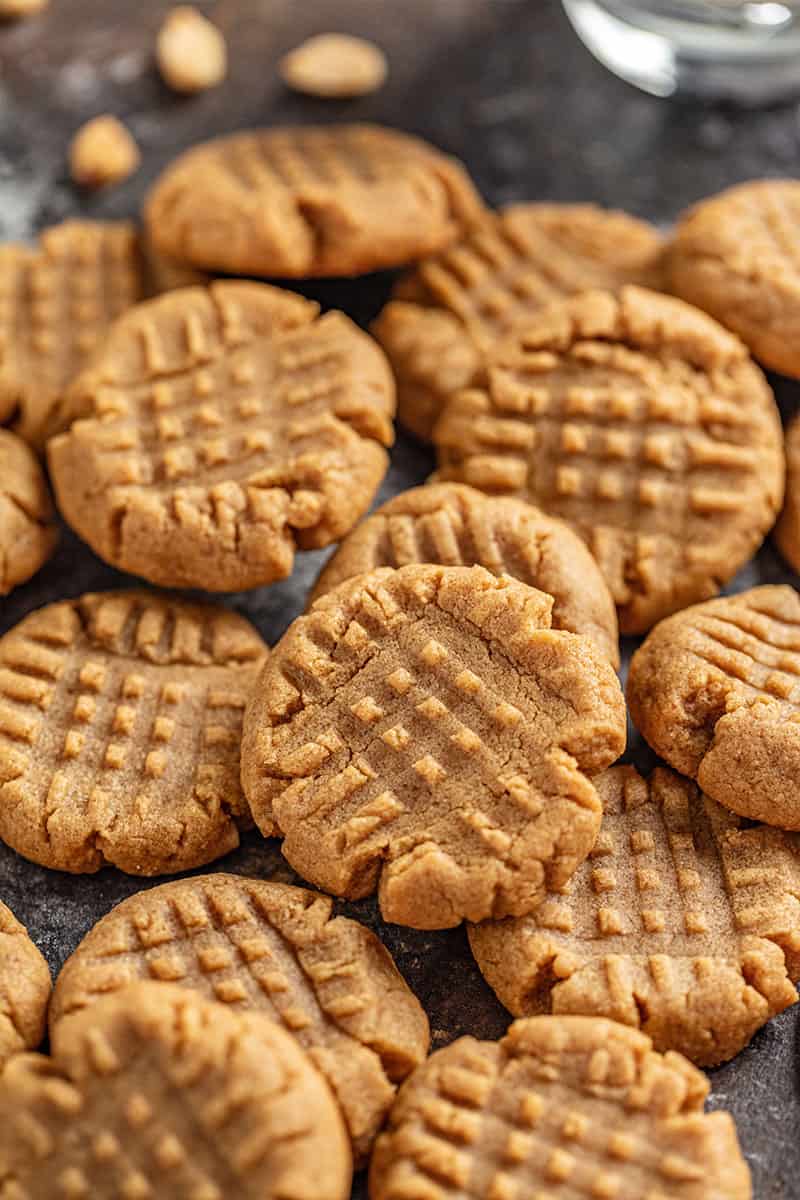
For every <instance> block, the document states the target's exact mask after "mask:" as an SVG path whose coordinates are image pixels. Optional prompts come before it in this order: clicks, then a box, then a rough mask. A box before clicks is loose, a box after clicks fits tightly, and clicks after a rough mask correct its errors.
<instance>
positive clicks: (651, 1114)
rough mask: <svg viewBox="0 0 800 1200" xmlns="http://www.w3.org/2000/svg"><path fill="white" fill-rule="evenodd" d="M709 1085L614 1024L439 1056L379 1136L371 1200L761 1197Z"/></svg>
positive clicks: (575, 1023)
mask: <svg viewBox="0 0 800 1200" xmlns="http://www.w3.org/2000/svg"><path fill="white" fill-rule="evenodd" d="M707 1094H708V1081H707V1080H706V1078H705V1077H704V1076H703V1075H702V1074H701V1072H700V1071H698V1070H697V1069H696V1068H695V1067H693V1066H692V1065H691V1063H689V1062H687V1061H686V1059H685V1058H683V1057H681V1055H679V1054H666V1055H663V1056H662V1055H661V1054H657V1053H656V1052H655V1051H654V1050H653V1049H652V1044H651V1042H650V1039H649V1038H647V1037H645V1036H644V1034H641V1033H638V1032H637V1031H635V1030H633V1029H626V1028H625V1027H624V1026H623V1025H618V1024H616V1023H615V1022H614V1021H606V1020H603V1019H602V1018H601V1017H531V1018H529V1019H527V1020H522V1021H515V1022H514V1024H513V1025H512V1026H511V1027H510V1029H509V1031H508V1033H507V1034H506V1036H505V1037H504V1038H502V1039H501V1040H500V1041H499V1042H479V1041H476V1040H475V1039H474V1038H471V1037H463V1038H460V1039H459V1040H458V1041H457V1042H453V1043H452V1044H451V1045H449V1046H446V1047H445V1049H444V1050H438V1051H437V1052H436V1054H433V1055H431V1057H430V1058H429V1059H428V1061H427V1062H426V1063H425V1064H424V1065H423V1066H421V1067H419V1068H418V1070H416V1071H415V1072H414V1074H413V1075H412V1076H411V1078H410V1079H409V1080H408V1082H407V1083H406V1084H405V1085H404V1086H403V1088H402V1090H401V1092H400V1095H399V1097H398V1099H397V1102H396V1104H395V1106H394V1108H393V1109H392V1112H391V1116H390V1118H389V1127H388V1129H387V1131H386V1132H385V1133H383V1134H382V1135H381V1136H380V1138H379V1139H378V1142H377V1146H376V1150H375V1154H374V1156H373V1160H372V1169H371V1171H370V1179H369V1194H370V1197H371V1200H445V1197H453V1200H456V1197H457V1198H458V1200H511V1198H512V1197H513V1200H551V1198H554V1197H556V1196H559V1197H561V1196H563V1197H565V1198H566V1197H567V1196H570V1197H575V1198H576V1200H579V1198H580V1200H583V1198H584V1197H585V1198H586V1200H606V1198H607V1200H611V1198H612V1197H613V1198H616V1197H623V1196H624V1197H630V1198H631V1200H645V1198H647V1200H657V1198H658V1200H662V1198H663V1200H667V1197H672V1198H674V1200H679V1198H680V1200H750V1196H751V1190H750V1172H749V1170H748V1167H747V1164H746V1162H745V1160H744V1158H743V1157H742V1153H741V1150H740V1149H739V1143H738V1140H737V1137H736V1128H735V1126H734V1123H733V1120H732V1119H731V1117H730V1115H729V1114H728V1113H725V1112H713V1113H704V1112H703V1102H704V1101H705V1098H706V1096H707Z"/></svg>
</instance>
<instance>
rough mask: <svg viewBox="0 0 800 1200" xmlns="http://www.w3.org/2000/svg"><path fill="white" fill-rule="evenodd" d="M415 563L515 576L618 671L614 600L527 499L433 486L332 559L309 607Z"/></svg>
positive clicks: (577, 546)
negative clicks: (362, 580)
mask: <svg viewBox="0 0 800 1200" xmlns="http://www.w3.org/2000/svg"><path fill="white" fill-rule="evenodd" d="M410 563H441V564H442V566H447V567H457V566H464V567H472V566H475V565H477V566H481V567H486V569H487V571H491V572H492V574H493V575H513V576H514V578H515V579H519V580H521V582H522V583H527V584H530V586H531V587H535V588H538V589H539V590H540V591H542V592H547V593H548V594H549V595H551V596H552V597H553V601H554V603H553V628H554V629H566V630H568V631H569V632H570V633H583V634H585V635H586V636H587V637H590V638H592V639H593V640H594V641H595V642H596V643H597V645H598V646H599V647H600V649H601V650H602V651H603V653H604V654H606V655H607V656H608V658H609V659H610V660H611V662H612V663H613V665H614V666H615V667H618V666H619V635H618V632H617V614H616V609H615V608H614V601H613V600H612V599H611V595H610V593H609V591H608V588H607V586H606V583H605V580H604V579H603V576H602V575H601V574H600V570H599V568H598V566H597V563H596V562H595V561H594V559H593V558H592V556H591V554H590V553H589V551H588V550H587V549H586V546H585V545H584V543H583V542H582V541H581V539H580V538H579V537H578V536H577V535H576V534H575V533H573V532H572V530H571V529H570V528H569V526H568V525H565V524H564V523H563V521H555V520H553V518H552V517H548V516H546V515H545V514H544V513H543V512H540V511H539V510H538V509H535V508H532V507H531V506H530V505H529V504H526V503H525V502H524V501H522V500H513V499H511V498H509V497H505V496H503V497H491V496H487V495H486V494H485V493H484V492H479V491H477V490H476V489H475V488H471V487H466V486H465V485H464V484H459V483H440V484H430V485H427V486H425V487H417V488H411V489H410V490H409V491H407V492H401V493H400V494H399V495H398V496H394V497H392V499H391V500H387V502H386V503H385V504H383V505H381V507H380V508H378V509H376V511H375V512H374V513H372V514H371V515H370V516H368V517H365V519H364V520H363V521H362V522H361V523H360V524H359V525H357V526H356V528H355V529H354V530H353V531H352V533H350V534H348V536H347V537H346V538H345V539H344V541H343V542H342V544H341V545H340V547H339V549H338V550H337V551H336V553H335V554H334V555H333V557H332V558H331V559H329V560H328V562H327V564H326V565H325V567H323V569H322V572H321V574H320V577H319V579H318V580H317V582H316V585H315V587H314V590H313V591H312V593H311V601H310V602H311V603H313V601H314V600H317V599H319V597H320V596H323V595H325V593H326V592H330V591H332V589H333V588H335V587H338V585H339V584H340V583H343V582H344V581H345V580H347V579H352V578H353V577H354V576H356V575H363V574H365V573H366V572H367V571H374V570H375V568H376V567H404V566H408V565H409V564H410Z"/></svg>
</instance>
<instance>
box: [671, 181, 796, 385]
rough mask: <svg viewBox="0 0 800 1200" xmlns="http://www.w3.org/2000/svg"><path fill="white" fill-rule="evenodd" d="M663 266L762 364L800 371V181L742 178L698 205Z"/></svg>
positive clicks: (682, 291) (682, 292) (680, 289)
mask: <svg viewBox="0 0 800 1200" xmlns="http://www.w3.org/2000/svg"><path fill="white" fill-rule="evenodd" d="M666 270H667V277H668V281H669V287H670V290H671V291H674V292H675V293H676V295H678V296H682V297H683V298H684V299H685V300H689V301H691V303H692V304H696V305H697V306H698V308H703V309H705V311H706V312H709V313H711V315H712V316H714V317H716V318H717V320H718V321H721V322H722V324H723V325H727V327H728V328H729V329H732V330H733V331H734V333H738V335H739V337H740V338H741V339H742V341H743V342H745V343H746V345H748V346H749V347H750V350H751V351H752V354H753V356H754V357H755V358H757V359H758V360H759V362H761V363H763V364H764V366H765V367H769V368H770V369H771V370H773V371H781V372H783V374H784V375H791V376H793V377H794V378H796V379H797V378H800V350H798V348H797V346H798V340H799V339H800V182H798V181H797V180H796V179H762V180H757V181H754V182H750V183H742V184H739V185H738V186H736V187H732V188H729V189H728V190H727V191H725V192H721V193H720V194H719V195H717V196H712V197H711V198H710V199H708V200H703V201H702V202H701V203H699V204H696V205H695V206H694V208H691V209H689V211H688V212H687V213H686V214H685V215H684V216H683V218H682V219H681V220H680V221H679V222H678V225H677V228H676V230H675V235H674V240H673V242H672V245H671V247H670V249H669V253H668V255H667V264H666Z"/></svg>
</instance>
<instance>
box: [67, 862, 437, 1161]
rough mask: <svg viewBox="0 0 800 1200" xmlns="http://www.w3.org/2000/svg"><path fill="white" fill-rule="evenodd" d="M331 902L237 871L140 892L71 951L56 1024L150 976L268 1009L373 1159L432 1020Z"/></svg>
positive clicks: (371, 938)
mask: <svg viewBox="0 0 800 1200" xmlns="http://www.w3.org/2000/svg"><path fill="white" fill-rule="evenodd" d="M332 910H333V903H332V901H331V900H330V899H329V898H328V897H327V896H321V895H319V894H318V893H316V892H307V891H304V890H303V889H302V888H296V887H287V886H286V885H284V884H280V883H269V882H266V881H263V880H258V879H244V878H241V877H240V876H238V875H223V874H218V875H206V876H200V877H199V878H194V879H182V880H180V881H178V882H176V883H165V884H162V886H161V887H157V888H153V889H152V890H151V891H146V892H140V893H139V894H138V895H136V896H131V897H130V898H129V899H128V900H124V901H123V902H122V904H119V905H118V906H117V907H116V908H115V909H112V911H111V912H110V913H109V914H108V915H107V916H105V917H103V919H102V920H101V921H100V922H99V923H98V924H97V925H95V927H94V929H92V930H91V932H90V933H88V934H87V936H86V937H85V938H84V939H83V941H82V942H81V944H80V945H79V946H78V948H77V950H76V951H75V953H74V954H73V955H72V957H71V958H69V959H68V960H67V962H66V964H65V966H64V968H63V970H62V971H61V974H60V975H59V977H58V984H57V986H56V990H55V993H54V995H53V1003H52V1006H51V1009H50V1022H51V1026H52V1027H55V1025H56V1024H57V1023H58V1022H59V1021H60V1020H61V1019H62V1018H64V1017H69V1016H70V1015H71V1014H72V1013H75V1012H80V1011H82V1010H83V1009H85V1008H88V1007H89V1006H90V1005H93V1004H95V1003H96V1002H97V1001H98V1000H99V999H100V998H101V997H103V996H107V995H110V994H111V993H112V992H117V991H119V990H120V989H121V988H124V987H127V986H128V985H130V984H131V983H133V982H136V981H138V980H142V979H152V980H162V981H163V980H169V981H170V982H171V983H179V984H180V985H181V986H182V987H190V988H193V989H194V990H195V991H198V992H201V993H202V994H203V995H204V996H205V997H206V998H207V999H208V1000H218V1001H221V1002H222V1003H224V1004H226V1005H228V1006H229V1007H230V1008H233V1009H235V1010H236V1011H237V1012H244V1011H245V1010H259V1011H263V1012H265V1013H267V1014H268V1015H270V1016H272V1018H273V1019H274V1020H276V1021H279V1022H282V1023H283V1025H284V1026H285V1028H286V1029H287V1030H288V1031H289V1032H290V1033H291V1034H293V1035H294V1037H295V1038H296V1039H297V1041H298V1042H299V1043H300V1045H301V1046H303V1047H304V1049H305V1050H307V1051H308V1054H309V1057H310V1058H311V1059H312V1060H313V1062H314V1063H315V1065H316V1066H317V1067H318V1069H319V1070H320V1071H321V1072H322V1074H323V1075H324V1076H325V1078H326V1079H327V1080H328V1083H329V1084H330V1085H331V1088H332V1090H333V1093H334V1095H335V1096H336V1098H337V1099H338V1101H339V1104H340V1106H341V1108H342V1112H343V1114H344V1118H345V1122H346V1124H347V1127H348V1132H349V1134H350V1138H351V1140H352V1142H353V1149H354V1152H355V1153H356V1155H357V1157H358V1159H359V1160H360V1159H363V1158H364V1156H365V1155H366V1154H367V1153H368V1151H369V1149H370V1146H371V1145H372V1141H373V1139H374V1137H375V1135H376V1133H377V1132H378V1130H379V1129H380V1127H381V1125H382V1124H383V1121H384V1118H385V1116H386V1113H387V1111H388V1109H389V1107H390V1105H391V1103H392V1100H393V1098H394V1094H395V1087H396V1085H397V1084H398V1083H399V1082H400V1080H402V1079H404V1078H405V1077H406V1075H408V1074H409V1072H410V1071H411V1070H413V1068H414V1067H416V1066H418V1064H419V1063H420V1062H422V1061H423V1059H424V1058H425V1055H426V1054H427V1052H428V1043H429V1031H428V1019H427V1017H426V1016H425V1013H424V1012H423V1010H422V1007H421V1006H420V1004H419V1002H418V1001H417V999H416V997H415V996H414V994H413V992H411V991H410V990H409V988H408V987H407V986H406V984H405V981H404V980H403V977H402V975H401V974H400V972H399V971H398V970H397V968H396V967H395V965H394V962H393V961H392V958H391V956H390V955H389V953H388V951H387V950H385V949H384V947H383V945H382V944H381V943H380V942H379V941H378V939H377V938H376V937H375V935H374V934H372V933H370V931H369V930H368V929H367V928H366V927H365V926H363V925H359V924H358V922H357V921H349V920H347V918H345V917H335V918H334V917H333V913H332Z"/></svg>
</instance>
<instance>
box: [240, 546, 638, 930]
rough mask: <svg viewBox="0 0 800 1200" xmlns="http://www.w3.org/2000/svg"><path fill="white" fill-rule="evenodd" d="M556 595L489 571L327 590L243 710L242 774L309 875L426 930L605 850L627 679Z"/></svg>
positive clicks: (253, 801) (403, 577)
mask: <svg viewBox="0 0 800 1200" xmlns="http://www.w3.org/2000/svg"><path fill="white" fill-rule="evenodd" d="M552 605H553V601H552V597H550V596H547V595H545V594H544V593H543V592H539V591H537V590H536V589H534V588H530V587H528V586H527V585H526V584H524V583H519V582H518V581H517V580H514V579H511V578H510V576H503V577H502V578H500V579H498V578H496V577H495V576H494V575H490V574H489V572H488V571H486V570H484V568H483V567H441V566H429V565H418V566H407V567H401V568H399V569H398V570H393V569H392V568H390V567H385V568H382V569H379V570H376V571H372V572H370V573H369V574H368V575H361V576H358V577H357V578H356V579H354V580H351V581H349V582H348V583H344V584H342V585H341V586H340V587H339V588H337V589H336V590H335V591H333V592H330V593H329V594H328V595H326V596H323V597H322V598H321V599H320V600H318V601H317V603H316V604H315V605H314V607H313V608H312V610H311V612H310V613H308V614H307V615H306V616H303V617H300V618H299V619H298V620H296V621H295V622H294V623H293V624H292V625H291V626H290V627H289V630H288V631H287V632H286V634H285V635H284V636H283V638H282V639H281V641H280V642H279V643H278V645H277V646H276V647H275V649H274V651H273V653H272V655H271V657H270V660H269V661H268V663H267V666H266V669H265V670H264V672H263V673H262V675H261V677H260V679H259V681H258V683H257V685H256V687H255V689H254V691H253V693H252V698H251V700H250V703H249V704H248V708H247V714H246V718H245V727H244V736H243V740H242V781H243V784H244V788H245V794H246V795H247V798H248V800H249V802H250V805H251V808H252V812H253V817H254V818H255V821H256V823H257V824H258V825H259V827H260V828H261V830H262V832H263V833H264V834H265V835H267V834H270V833H273V832H275V830H276V828H277V829H279V830H280V831H281V832H282V833H283V834H284V837H285V841H284V843H283V852H284V854H285V856H286V858H287V859H288V861H289V862H290V863H291V865H292V866H293V867H294V868H295V870H296V871H298V872H299V873H300V875H302V876H303V878H305V879H308V880H310V881H311V882H312V883H314V884H316V885H317V886H318V887H321V888H324V889H325V890H326V891H329V892H333V893H334V894H336V895H340V896H346V897H348V898H349V899H358V898H360V897H362V896H367V895H369V894H370V893H371V892H373V891H374V890H375V889H376V888H378V889H379V900H380V907H381V912H382V914H383V917H384V919H385V920H387V921H394V922H397V923H398V924H401V925H410V926H412V927H414V928H419V929H439V928H446V927H448V926H453V925H458V924H459V922H460V921H461V920H462V919H463V918H467V919H470V920H474V921H477V920H483V919H484V918H486V917H490V916H495V917H500V916H505V915H510V914H514V915H520V914H522V913H524V912H529V911H530V910H531V909H532V908H534V907H535V906H536V904H537V903H538V902H539V901H540V900H541V899H542V898H543V896H544V894H545V893H546V891H547V889H548V888H549V887H560V886H562V885H563V884H564V883H566V881H567V879H568V878H569V877H570V875H571V874H572V873H573V871H574V870H575V869H576V867H577V866H578V865H579V864H580V863H581V862H582V861H583V859H584V858H585V857H586V855H587V854H588V853H589V851H590V850H591V848H592V846H593V844H594V841H595V838H596V837H597V832H598V829H599V826H600V815H601V809H600V802H599V799H598V797H597V793H596V791H595V789H594V787H593V785H592V784H591V782H590V781H589V779H588V778H587V774H590V773H596V772H597V771H600V770H602V769H603V767H605V766H607V765H608V764H609V763H611V762H613V761H614V759H615V758H617V757H618V756H619V754H620V753H621V752H622V750H623V748H624V745H625V712H624V704H623V703H622V696H621V693H620V690H619V684H618V682H617V678H616V675H615V674H614V672H613V669H612V667H611V665H610V663H609V662H608V659H607V658H606V657H605V656H604V655H603V654H601V652H600V651H599V650H598V649H597V648H596V646H595V645H594V643H593V642H591V641H590V640H589V639H588V638H584V637H579V636H577V635H576V634H572V633H564V632H562V631H556V630H551V629H550V614H551V609H552Z"/></svg>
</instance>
